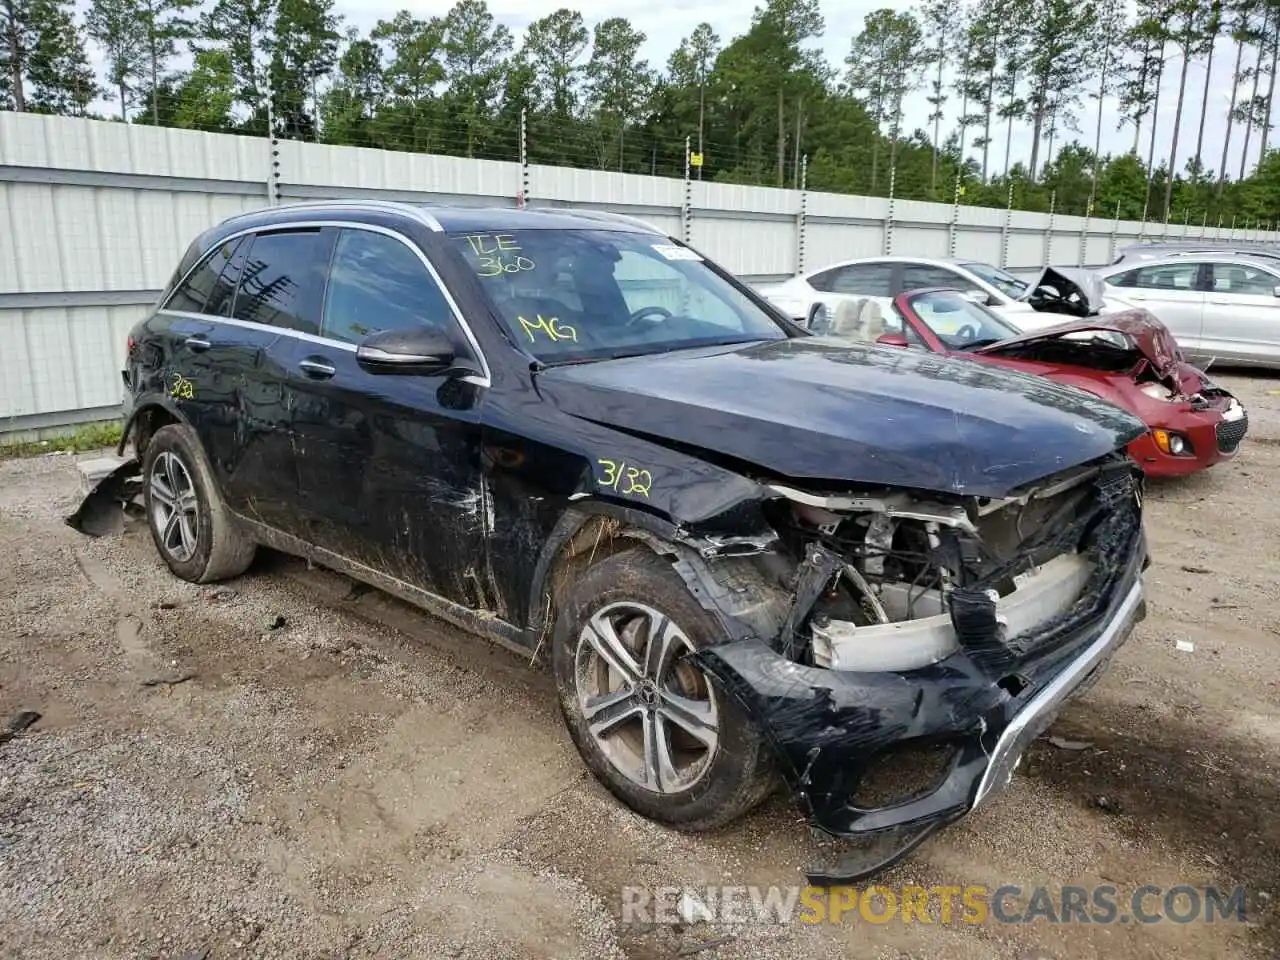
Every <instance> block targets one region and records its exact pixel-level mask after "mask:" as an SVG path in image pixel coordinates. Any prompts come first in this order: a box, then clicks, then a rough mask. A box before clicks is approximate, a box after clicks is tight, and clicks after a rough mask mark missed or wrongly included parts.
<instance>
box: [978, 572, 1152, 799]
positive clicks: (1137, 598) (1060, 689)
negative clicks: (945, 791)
mask: <svg viewBox="0 0 1280 960" xmlns="http://www.w3.org/2000/svg"><path fill="white" fill-rule="evenodd" d="M1142 598H1143V587H1142V581H1141V580H1138V581H1136V582H1135V583H1134V584H1133V586H1132V587H1130V588H1129V592H1128V594H1126V595H1125V598H1124V600H1123V601H1122V602H1121V604H1120V606H1119V608H1118V609H1117V610H1116V612H1115V615H1114V616H1113V617H1112V618H1111V620H1110V622H1109V623H1108V624H1107V625H1106V627H1105V628H1104V629H1103V631H1102V633H1101V634H1100V635H1099V636H1098V639H1097V640H1094V641H1093V643H1091V644H1089V646H1088V647H1086V648H1085V650H1084V651H1083V652H1082V653H1081V654H1080V655H1079V656H1078V657H1076V659H1075V660H1073V661H1072V662H1071V663H1070V664H1068V665H1067V667H1066V668H1064V669H1063V671H1062V672H1061V673H1059V674H1058V675H1057V676H1055V677H1054V678H1053V679H1052V680H1050V681H1049V683H1048V684H1047V685H1046V686H1045V688H1044V689H1043V690H1041V691H1040V692H1039V693H1037V694H1036V695H1035V696H1034V697H1032V699H1031V701H1030V702H1029V703H1028V704H1027V705H1026V706H1025V707H1024V708H1023V709H1022V710H1021V711H1019V713H1018V714H1017V715H1016V716H1015V717H1014V718H1013V720H1012V721H1010V723H1009V726H1007V727H1006V728H1005V730H1004V733H1002V734H1001V735H1000V739H999V740H998V741H996V745H995V748H994V749H993V750H992V751H991V760H990V762H989V763H988V764H987V771H986V773H985V774H983V777H982V781H981V782H980V783H979V784H978V789H977V791H976V793H975V794H974V799H973V806H974V807H976V806H978V804H980V803H982V801H983V800H984V799H986V797H987V795H988V794H990V793H991V792H992V791H993V790H996V789H1000V788H1002V787H1003V786H1004V785H1005V784H1007V783H1008V782H1009V779H1010V778H1011V777H1012V776H1013V771H1014V768H1016V767H1017V765H1018V762H1019V761H1020V760H1021V759H1022V753H1023V751H1024V750H1026V749H1027V747H1029V746H1030V745H1031V743H1032V742H1033V741H1034V740H1035V739H1036V738H1037V737H1038V736H1040V734H1041V733H1043V732H1044V730H1045V728H1046V727H1047V726H1048V725H1049V724H1050V723H1052V721H1053V718H1054V717H1055V716H1056V715H1057V713H1058V710H1059V709H1060V708H1061V707H1062V705H1063V704H1064V703H1065V702H1066V701H1067V700H1068V699H1069V698H1070V697H1071V695H1072V694H1073V693H1074V692H1075V691H1076V688H1078V687H1079V686H1080V685H1081V684H1082V683H1083V682H1084V681H1085V680H1086V679H1087V678H1088V677H1089V674H1091V673H1092V672H1093V671H1094V670H1095V669H1096V668H1097V667H1098V666H1099V665H1100V664H1102V663H1103V662H1104V661H1105V660H1106V659H1107V658H1108V657H1109V656H1110V655H1111V653H1112V652H1113V651H1114V650H1115V648H1116V647H1118V646H1120V644H1121V643H1123V642H1124V640H1125V638H1126V637H1127V636H1128V635H1129V632H1130V631H1131V630H1132V629H1133V624H1134V620H1135V618H1136V616H1137V614H1138V611H1139V609H1140V608H1141V606H1142Z"/></svg>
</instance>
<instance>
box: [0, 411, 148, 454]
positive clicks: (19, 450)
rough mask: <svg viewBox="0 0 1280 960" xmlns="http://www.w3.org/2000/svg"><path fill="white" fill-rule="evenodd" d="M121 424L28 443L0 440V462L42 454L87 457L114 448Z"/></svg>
mask: <svg viewBox="0 0 1280 960" xmlns="http://www.w3.org/2000/svg"><path fill="white" fill-rule="evenodd" d="M122 427H123V424H122V423H121V422H120V421H118V420H108V421H105V422H99V423H86V424H82V425H80V426H78V427H68V428H67V429H65V430H62V431H59V432H58V433H55V434H54V435H52V436H49V437H44V438H40V439H27V440H10V439H4V440H0V460H5V459H9V458H12V457H34V456H38V455H39V454H42V453H58V452H62V453H88V452H91V451H97V450H105V449H107V448H109V447H114V446H115V445H116V444H118V443H119V442H120V433H121V428H122Z"/></svg>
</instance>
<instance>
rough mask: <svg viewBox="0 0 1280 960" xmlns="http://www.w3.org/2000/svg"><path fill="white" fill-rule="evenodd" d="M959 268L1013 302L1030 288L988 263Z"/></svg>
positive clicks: (1025, 283) (967, 264)
mask: <svg viewBox="0 0 1280 960" xmlns="http://www.w3.org/2000/svg"><path fill="white" fill-rule="evenodd" d="M960 266H962V267H964V268H965V269H966V270H968V271H969V272H970V273H972V274H973V275H974V276H975V277H977V278H979V279H980V280H984V281H986V282H987V283H989V284H991V285H992V286H993V287H995V288H996V289H997V290H999V291H1000V292H1001V293H1003V294H1004V295H1005V296H1006V297H1012V298H1013V299H1015V300H1016V299H1017V298H1018V297H1020V296H1022V295H1023V294H1024V293H1026V292H1027V288H1028V287H1029V286H1030V284H1028V283H1027V282H1026V281H1024V280H1019V279H1018V278H1017V277H1015V276H1013V275H1012V274H1009V273H1005V272H1004V271H1003V270H1001V269H1000V268H999V267H993V266H992V265H991V264H989V263H962V264H960Z"/></svg>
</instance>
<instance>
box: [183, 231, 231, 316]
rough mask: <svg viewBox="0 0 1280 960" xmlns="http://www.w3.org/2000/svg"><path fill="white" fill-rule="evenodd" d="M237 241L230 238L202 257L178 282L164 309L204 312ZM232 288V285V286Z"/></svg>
mask: <svg viewBox="0 0 1280 960" xmlns="http://www.w3.org/2000/svg"><path fill="white" fill-rule="evenodd" d="M239 243H240V242H239V241H237V240H232V241H230V242H228V243H224V244H223V245H222V246H221V247H218V248H217V249H216V250H214V251H213V252H212V253H211V254H209V255H208V256H207V257H205V258H204V260H203V261H202V262H201V264H200V266H198V267H196V268H195V270H192V271H191V276H189V277H187V279H186V280H184V281H182V283H181V284H179V286H178V289H177V290H175V291H174V292H173V296H172V297H170V298H169V301H168V302H167V303H166V304H165V309H166V310H182V311H185V312H187V313H205V312H206V308H207V305H208V303H209V297H210V295H211V294H212V293H213V291H214V287H215V286H217V283H218V276H219V274H221V273H222V269H223V267H225V266H226V265H227V262H228V261H229V260H230V259H231V257H232V255H233V254H234V252H235V249H236V247H237V246H238V245H239ZM232 289H234V287H233V288H232Z"/></svg>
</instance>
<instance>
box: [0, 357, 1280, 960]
mask: <svg viewBox="0 0 1280 960" xmlns="http://www.w3.org/2000/svg"><path fill="white" fill-rule="evenodd" d="M1219 379H1220V380H1221V381H1222V382H1223V383H1224V385H1226V386H1228V387H1229V388H1231V389H1233V390H1236V391H1237V392H1238V395H1239V396H1240V397H1241V398H1242V399H1243V400H1244V402H1245V403H1246V405H1247V406H1248V407H1249V409H1250V413H1251V418H1252V422H1253V426H1252V433H1251V436H1250V438H1249V439H1248V440H1246V442H1245V446H1244V448H1243V450H1242V452H1241V454H1240V456H1239V457H1238V458H1237V459H1236V460H1235V461H1234V462H1232V463H1230V464H1227V465H1224V466H1220V467H1218V468H1215V469H1214V470H1212V471H1210V472H1209V473H1207V474H1205V475H1203V476H1199V477H1194V478H1189V479H1187V480H1184V481H1178V482H1173V483H1164V484H1158V485H1153V488H1152V489H1151V491H1150V495H1149V498H1148V502H1149V506H1148V516H1149V521H1148V527H1149V534H1150V537H1151V541H1152V549H1153V565H1152V567H1151V569H1150V571H1149V574H1148V583H1149V596H1150V604H1151V613H1150V616H1149V618H1148V620H1147V621H1146V622H1145V623H1144V624H1142V625H1141V626H1140V628H1139V629H1138V631H1137V632H1136V634H1135V636H1134V638H1133V640H1132V641H1131V642H1130V643H1129V644H1127V645H1126V647H1125V648H1123V650H1122V651H1121V653H1120V655H1119V656H1118V658H1117V660H1116V662H1115V664H1114V665H1113V667H1112V669H1111V670H1110V672H1109V673H1108V674H1107V675H1106V676H1105V677H1104V678H1103V680H1102V681H1101V682H1100V683H1099V684H1098V685H1097V686H1096V687H1094V688H1093V689H1092V690H1091V691H1090V692H1089V693H1088V694H1087V695H1086V696H1084V697H1083V698H1081V699H1080V700H1078V701H1077V702H1075V703H1074V704H1073V705H1072V706H1071V707H1070V708H1069V709H1068V710H1067V712H1066V713H1065V714H1064V716H1063V717H1062V718H1061V720H1060V721H1059V722H1058V724H1057V725H1056V726H1055V728H1054V730H1053V731H1052V734H1053V736H1054V737H1056V738H1058V739H1059V742H1062V740H1064V739H1065V740H1067V741H1078V743H1077V744H1074V746H1079V745H1080V744H1081V743H1083V744H1087V746H1085V747H1084V749H1063V748H1062V747H1059V746H1054V745H1053V743H1052V742H1048V741H1041V742H1040V743H1039V744H1037V745H1036V747H1035V748H1033V750H1032V751H1031V753H1030V754H1029V755H1028V757H1027V762H1025V763H1024V764H1023V766H1022V767H1021V768H1020V770H1019V775H1018V776H1017V777H1015V779H1014V781H1013V783H1012V784H1011V785H1010V787H1009V788H1008V790H1007V791H1005V792H1004V793H1003V794H1002V795H1000V796H999V797H998V798H996V799H995V800H994V801H992V802H991V803H990V804H989V805H987V806H985V807H984V808H983V809H981V810H980V811H978V812H977V813H975V814H974V815H973V816H971V817H970V818H968V819H967V820H965V821H963V822H962V823H960V824H958V825H957V826H955V827H953V828H952V829H950V830H949V831H946V832H945V833H943V834H941V835H939V836H938V837H936V838H934V839H933V840H931V841H930V842H928V843H927V844H926V845H925V846H923V847H922V848H921V849H920V850H919V851H918V852H917V853H916V854H914V855H913V856H911V857H910V858H909V859H908V860H906V861H905V862H904V863H903V864H901V865H900V866H898V867H897V868H895V869H894V870H892V871H890V872H889V874H888V875H887V876H886V877H885V878H884V879H883V882H885V883H886V884H889V885H901V884H919V885H923V886H934V885H940V884H955V885H963V884H986V885H988V886H990V887H993V888H994V887H996V886H999V885H1000V884H1005V883H1008V884H1017V885H1020V886H1022V887H1023V888H1024V889H1025V888H1028V887H1032V886H1035V885H1038V884H1049V885H1055V886H1056V885H1059V884H1064V883H1070V884H1078V885H1084V886H1088V885H1093V884H1099V883H1111V884H1114V885H1116V886H1117V887H1118V888H1119V889H1120V890H1121V891H1122V892H1125V893H1127V891H1129V890H1132V889H1134V888H1137V887H1139V886H1141V885H1142V884H1147V883H1150V884H1156V885H1159V886H1162V887H1165V888H1167V887H1170V886H1173V885H1175V884H1179V883H1186V884H1192V885H1203V884H1215V885H1218V886H1220V887H1234V886H1236V885H1244V886H1245V887H1246V888H1247V889H1248V909H1247V922H1246V923H1244V924H1241V923H1223V922H1221V921H1219V922H1218V923H1215V924H1207V923H1191V924H1175V923H1170V922H1165V923H1159V924H1153V925H1141V926H1139V925H1133V924H1129V925H1120V924H1112V925H1096V924H1095V925H1071V926H1063V925H1052V924H1046V923H1043V922H1037V923H1033V924H1026V925H1005V924H997V923H995V922H993V921H988V922H986V923H983V924H977V925H973V924H964V923H950V924H943V923H933V924H922V923H914V924H904V923H902V922H900V921H897V920H895V921H894V922H891V923H888V924H884V925H871V924H868V923H866V922H864V921H860V920H846V922H844V923H842V924H838V925H837V924H818V925H813V924H803V923H791V924H765V923H757V924H745V925H743V924H739V925H734V926H725V925H723V924H721V923H719V922H713V923H707V922H695V923H686V924H679V925H644V924H624V923H622V922H620V891H621V888H622V887H623V886H624V885H641V886H646V887H650V888H655V889H656V888H658V887H662V886H681V885H691V886H695V887H702V886H705V885H707V884H712V883H715V884H734V885H745V884H756V885H762V886H763V885H770V884H781V885H792V884H798V883H802V882H803V880H802V876H801V873H800V871H801V870H802V868H803V867H804V865H805V864H806V863H807V862H810V861H811V860H812V859H813V858H814V856H815V853H816V850H815V847H814V842H813V840H812V838H811V837H810V835H809V833H808V831H807V830H806V829H805V828H804V827H803V825H802V824H800V823H798V822H797V818H796V816H795V814H794V812H793V810H792V808H791V806H790V804H789V803H788V802H787V800H786V798H785V797H778V798H776V799H774V800H772V801H770V802H769V803H768V804H766V806H765V807H764V808H763V809H761V810H760V811H758V812H756V813H754V814H752V815H751V816H750V817H748V818H747V819H746V820H745V821H743V822H742V823H741V824H738V825H735V826H734V827H732V828H730V829H728V830H724V831H721V832H719V833H716V834H713V835H703V836H689V835H684V834H680V833H676V832H674V831H670V830H666V829H663V828H660V827H658V826H656V825H654V824H653V823H650V822H648V821H645V820H642V819H640V818H638V817H636V816H634V815H632V814H631V813H629V812H628V811H626V810H625V809H623V808H621V807H620V806H619V805H618V804H616V803H615V802H614V801H613V800H612V799H611V798H610V797H609V796H608V795H607V794H605V793H604V792H603V791H602V790H601V789H600V788H599V787H598V786H596V785H595V783H594V782H593V781H591V780H590V779H589V778H588V777H587V776H586V775H585V774H584V772H583V770H582V767H581V765H580V764H579V762H578V760H577V757H576V754H575V753H574V752H573V749H572V747H571V745H570V744H569V742H568V738H567V736H566V735H565V733H564V731H563V728H562V726H561V723H560V720H559V717H558V715H557V713H556V709H555V704H554V697H553V693H552V687H551V683H550V681H549V678H548V677H547V676H546V675H545V674H542V673H537V672H533V671H530V670H528V669H526V667H525V665H524V664H523V663H521V662H520V661H519V660H517V659H516V658H514V657H512V656H511V655H510V654H508V653H506V652H504V651H501V650H498V649H495V648H491V647H489V646H488V645H486V644H484V643H483V642H481V641H478V640H476V639H474V638H471V637H468V636H465V635H462V634H459V633H458V632H457V631H454V630H453V629H451V628H449V627H447V626H444V625H442V624H439V623H438V622H436V621H433V620H431V619H430V618H428V617H424V616H421V615H419V614H417V613H416V612H414V611H412V610H410V609H409V608H408V607H406V606H404V605H402V604H400V603H398V602H396V601H394V600H391V599H390V598H387V597H385V596H383V595H382V594H379V593H377V592H376V591H373V592H370V591H362V590H360V589H358V588H355V587H354V586H353V584H352V583H351V582H350V581H347V580H345V579H343V578H340V577H337V576H335V575H333V574H330V573H327V572H325V571H320V570H310V569H308V568H307V567H306V565H305V564H303V563H301V562H299V561H295V560H292V559H289V558H284V557H280V556H276V555H267V556H264V557H263V558H262V559H260V560H259V562H258V563H257V564H255V568H254V569H253V570H252V571H251V572H250V574H248V575H247V576H245V577H242V578H240V579H239V580H237V581H235V582H232V583H230V584H227V585H225V586H223V587H219V588H211V587H196V586H193V585H190V584H185V583H182V582H180V581H178V580H176V579H174V578H173V577H172V576H170V575H169V574H168V573H167V571H166V570H165V569H164V568H163V566H162V564H161V563H160V561H159V559H158V558H157V557H156V555H155V552H154V549H153V547H152V545H151V542H150V539H149V537H148V535H147V533H146V530H145V529H144V528H142V527H140V526H137V525H133V526H130V528H129V529H127V530H126V532H125V533H124V534H122V535H119V536H113V537H107V538H102V539H98V540H93V539H87V538H84V537H81V536H80V535H79V534H77V533H75V532H74V531H72V530H71V529H70V528H68V527H66V526H64V525H63V524H62V522H61V520H62V517H63V516H64V515H66V514H67V513H69V512H71V510H72V509H74V507H75V505H76V503H77V501H78V497H79V477H78V473H77V471H76V468H75V464H74V461H73V459H72V458H71V457H70V456H66V455H50V456H46V457H41V458H36V459H30V460H21V461H10V462H7V463H0V726H2V722H3V721H4V720H6V719H7V718H8V717H9V716H11V715H13V714H15V713H17V712H18V711H19V710H36V711H39V712H40V713H41V714H42V718H41V719H40V721H39V722H38V723H36V724H35V725H34V726H33V727H32V728H31V729H29V730H28V731H26V732H25V733H22V734H19V735H17V736H16V737H15V738H13V739H12V740H11V741H10V742H8V743H4V744H0V956H2V957H22V958H30V960H38V958H57V960H66V958H71V957H94V958H126V957H127V958H135V957H136V958H141V957H157V958H208V960H215V958H223V957H314V958H320V957H326V958H330V957H334V958H336V957H352V958H355V957H414V958H419V957H424V958H425V957H431V958H436V957H474V958H484V960H502V958H508V957H510V958H543V957H545V958H557V960H570V958H578V957H581V958H592V960H607V958H624V957H625V958H636V960H642V958H658V957H674V956H689V955H694V951H698V952H697V954H696V955H697V956H699V957H705V958H709V960H735V958H774V957H776V958H790V957H799V956H804V957H813V958H828V957H829V958H837V957H845V956H854V955H856V956H859V957H867V958H872V957H875V958H881V957H883V958H904V957H922V958H924V957H929V958H933V957H946V958H954V960H967V958H1010V960H1033V958H1037V960H1038V958H1046V960H1047V958H1067V957H1072V958H1074V957H1100V958H1101V957H1105V958H1108V960H1114V958H1130V957H1133V958H1136V957H1152V958H1156V957H1159V958H1167V957H1188V958H1207V957H1223V958H1228V957H1230V958H1246V957H1259V958H1261V957H1276V956H1280V918H1277V916H1276V911H1275V909H1274V904H1275V901H1276V899H1277V898H1280V825H1278V823H1277V820H1276V817H1275V811H1276V810H1277V809H1280V779H1278V774H1277V770H1278V767H1280V713H1278V710H1277V706H1276V703H1277V700H1278V699H1280V665H1278V664H1280V662H1278V661H1277V658H1276V656H1275V651H1276V649H1277V645H1278V644H1280V608H1277V607H1276V605H1275V603H1274V598H1275V596H1276V584H1277V583H1278V582H1280V537H1277V536H1276V531H1277V528H1278V526H1280V498H1277V497H1276V496H1275V494H1276V492H1277V489H1278V487H1277V484H1278V483H1280V481H1277V479H1276V478H1277V477H1280V377H1266V376H1260V377H1254V378H1245V377H1238V376H1222V377H1220V378H1219ZM1178 641H1187V642H1190V643H1191V644H1193V645H1194V650H1193V651H1192V652H1186V651H1184V650H1180V649H1178V647H1177V642H1178ZM1184 645H1185V644H1184ZM1068 746H1073V745H1072V744H1068Z"/></svg>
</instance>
